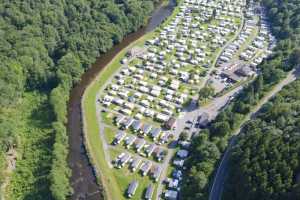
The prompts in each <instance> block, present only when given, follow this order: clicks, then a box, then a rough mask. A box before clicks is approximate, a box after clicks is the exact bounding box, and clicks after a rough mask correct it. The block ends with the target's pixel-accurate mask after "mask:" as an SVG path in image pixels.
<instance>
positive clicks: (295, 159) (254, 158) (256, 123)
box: [224, 81, 300, 200]
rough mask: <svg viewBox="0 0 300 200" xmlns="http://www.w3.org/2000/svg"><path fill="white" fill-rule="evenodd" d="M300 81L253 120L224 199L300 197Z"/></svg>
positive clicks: (235, 158)
mask: <svg viewBox="0 0 300 200" xmlns="http://www.w3.org/2000/svg"><path fill="white" fill-rule="evenodd" d="M299 92H300V81H296V82H294V83H292V84H290V85H289V86H288V87H286V88H284V89H283V90H282V91H281V92H280V93H279V94H278V95H277V96H276V98H274V99H273V100H272V101H271V102H269V103H267V104H266V105H265V106H264V107H263V108H262V109H261V112H260V114H259V115H258V116H257V118H256V119H255V120H251V121H249V122H248V123H247V124H246V126H245V127H244V129H243V132H242V135H241V136H240V139H239V140H238V142H237V144H236V145H235V147H234V149H233V152H232V157H231V170H230V175H229V177H230V178H229V179H228V184H227V190H226V191H225V195H224V199H230V200H235V199H246V200H252V199H253V200H254V199H272V200H281V199H282V200H283V199H299V198H300V181H299V176H300V134H299V128H300V124H299V122H300V93H299Z"/></svg>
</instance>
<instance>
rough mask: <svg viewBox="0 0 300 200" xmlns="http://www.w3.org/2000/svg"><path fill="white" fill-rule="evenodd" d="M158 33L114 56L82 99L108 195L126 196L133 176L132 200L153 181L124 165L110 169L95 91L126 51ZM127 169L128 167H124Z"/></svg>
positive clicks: (100, 177) (91, 145)
mask: <svg viewBox="0 0 300 200" xmlns="http://www.w3.org/2000/svg"><path fill="white" fill-rule="evenodd" d="M155 34H156V32H155V31H153V32H151V33H148V34H147V35H145V36H143V37H141V38H140V39H138V40H137V41H135V42H133V43H132V44H130V45H129V46H128V47H127V48H124V49H123V50H122V51H121V52H120V53H119V54H118V55H116V56H115V58H114V59H113V60H112V61H111V62H110V63H109V64H108V65H107V66H106V67H105V69H103V70H102V71H101V72H100V73H99V74H98V76H97V78H96V79H95V80H94V81H93V82H92V83H91V84H90V86H89V87H88V88H87V89H86V91H85V93H84V96H83V99H82V108H83V110H84V116H83V117H84V132H85V143H86V145H87V149H88V153H89V157H90V160H91V162H92V164H93V165H94V166H95V168H96V169H97V171H98V172H99V173H98V177H97V178H98V181H99V182H101V185H103V187H104V190H105V196H106V198H107V199H112V200H116V199H118V200H122V199H126V198H125V196H124V192H125V191H126V189H127V187H128V184H129V183H130V182H131V181H132V180H133V179H137V180H139V182H140V183H139V187H138V190H137V192H136V195H135V196H134V197H133V198H132V199H133V200H140V199H141V195H142V194H143V192H144V188H145V187H147V185H148V184H149V183H150V180H149V178H148V177H142V176H140V175H138V174H137V173H135V174H131V175H130V176H128V174H127V172H126V170H125V169H121V170H116V169H111V168H110V167H109V165H108V163H107V162H106V160H105V159H104V152H103V145H102V142H101V139H100V137H99V130H100V129H99V125H98V121H97V117H96V109H95V103H96V95H97V93H98V92H99V90H100V88H101V86H102V85H104V84H105V82H106V81H107V80H108V79H109V77H111V76H112V75H113V74H114V72H115V71H117V70H118V69H119V68H120V67H121V65H120V61H121V59H122V58H123V57H124V56H125V55H126V52H127V51H128V50H129V49H130V48H132V47H133V46H141V45H143V44H144V43H145V41H146V40H147V39H149V38H152V37H153V36H154V35H155ZM124 170H125V171H124Z"/></svg>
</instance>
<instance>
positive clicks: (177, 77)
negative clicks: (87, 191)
mask: <svg viewBox="0 0 300 200" xmlns="http://www.w3.org/2000/svg"><path fill="white" fill-rule="evenodd" d="M257 10H262V8H261V7H260V6H259V5H258V4H255V3H253V2H252V1H250V2H248V5H247V4H246V1H243V0H236V1H229V0H228V1H226V2H224V1H219V0H213V1H206V0H201V1H197V0H182V1H179V4H178V6H177V8H176V9H175V11H174V13H173V15H172V16H171V17H170V18H169V19H168V20H167V21H166V22H165V23H164V24H163V25H162V26H161V27H160V28H159V29H157V30H155V31H154V32H151V33H148V34H147V35H145V36H144V37H143V38H141V39H140V40H138V41H137V42H135V43H134V44H132V45H130V46H129V47H128V48H126V49H124V50H123V51H122V52H121V53H120V54H119V55H118V56H117V57H116V58H115V59H114V60H113V61H112V62H111V63H110V64H109V65H108V66H107V67H106V68H105V69H104V70H103V71H102V72H101V73H100V74H99V76H98V78H97V80H95V81H94V82H93V84H92V85H90V87H89V88H88V89H87V90H86V92H85V95H84V99H83V114H84V128H85V137H86V145H87V148H88V151H89V154H90V158H91V160H92V162H93V165H94V166H95V171H96V173H97V174H98V176H99V178H100V181H101V182H102V184H104V189H105V191H106V194H107V196H108V197H109V198H110V199H128V198H132V199H139V200H140V199H161V198H163V199H170V200H173V199H177V198H178V196H179V193H180V188H181V182H182V179H183V178H184V177H183V172H184V170H185V164H186V163H185V162H186V159H187V158H188V156H189V153H190V152H189V146H190V139H191V137H193V135H195V134H197V133H198V132H199V131H200V130H201V129H202V128H204V127H205V126H206V124H207V123H208V122H209V121H211V120H212V119H214V117H215V116H216V115H217V113H218V112H219V111H220V110H221V109H222V108H223V107H224V106H226V105H227V103H228V102H229V101H231V100H232V99H233V98H234V97H235V95H236V93H238V92H239V91H240V90H241V89H242V88H243V84H244V83H245V82H244V81H245V80H250V79H252V78H253V77H255V76H256V74H257V73H258V70H257V68H256V66H257V65H258V64H259V63H260V62H261V61H262V60H263V58H266V57H267V56H268V55H269V54H270V53H271V49H272V48H273V46H274V44H275V42H276V40H275V39H274V37H273V36H272V35H271V34H270V30H269V26H268V23H267V22H266V18H265V16H264V12H260V13H262V14H260V15H256V14H255V13H256V12H257ZM204 89H208V90H209V91H208V93H209V94H207V92H204ZM218 94H219V95H218ZM203 99H206V100H209V103H208V104H206V105H204V104H203V105H200V104H201V103H203ZM207 102H208V101H207Z"/></svg>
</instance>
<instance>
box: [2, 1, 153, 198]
mask: <svg viewBox="0 0 300 200" xmlns="http://www.w3.org/2000/svg"><path fill="white" fill-rule="evenodd" d="M155 1H157V0H130V1H127V0H68V1H65V0H63V1H61V0H44V1H37V0H27V1H17V0H4V1H2V2H1V3H0V30H1V31H0V36H1V37H0V59H1V63H0V65H1V70H0V163H1V164H0V183H1V182H2V181H3V178H4V174H3V173H2V172H4V169H5V168H6V167H7V166H6V165H5V162H4V158H5V153H6V152H7V151H8V150H9V149H11V148H12V147H14V148H16V149H17V151H18V153H19V155H18V161H17V165H16V170H15V172H14V174H13V176H12V180H11V184H10V185H9V188H8V193H9V194H8V195H9V196H10V198H11V199H26V198H29V199H65V197H66V195H68V194H69V193H70V191H71V190H70V186H69V183H68V179H69V176H70V170H69V168H68V166H67V162H66V157H67V155H68V138H67V134H66V128H65V123H66V112H67V109H66V102H67V101H68V98H69V91H70V89H71V88H72V87H73V85H74V84H75V83H76V82H78V81H79V80H80V76H81V75H82V73H83V72H84V70H85V69H87V68H88V67H89V66H90V64H91V63H93V62H95V59H96V57H98V56H99V55H101V54H102V53H104V52H106V51H107V50H108V49H110V48H111V47H112V46H113V45H114V44H115V43H118V42H120V41H121V40H122V38H123V37H124V36H125V35H126V34H128V33H130V32H133V31H136V30H137V29H138V28H139V27H141V26H143V25H144V24H145V23H146V21H147V18H148V16H149V15H150V13H151V12H152V10H153V3H154V2H155ZM32 197H34V198H32Z"/></svg>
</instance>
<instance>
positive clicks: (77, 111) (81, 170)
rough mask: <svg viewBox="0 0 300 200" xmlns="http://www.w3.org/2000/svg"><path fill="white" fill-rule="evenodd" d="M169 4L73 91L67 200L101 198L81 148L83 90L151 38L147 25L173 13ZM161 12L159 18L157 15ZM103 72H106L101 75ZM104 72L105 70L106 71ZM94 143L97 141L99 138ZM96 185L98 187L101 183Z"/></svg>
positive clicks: (109, 54)
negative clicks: (115, 61) (127, 50)
mask: <svg viewBox="0 0 300 200" xmlns="http://www.w3.org/2000/svg"><path fill="white" fill-rule="evenodd" d="M172 2H173V3H174V2H175V1H171V4H169V6H167V7H159V8H158V9H157V11H155V12H154V14H153V16H152V18H151V20H150V22H149V25H148V26H147V27H146V28H143V29H140V30H139V31H137V32H135V33H133V34H130V35H129V36H127V37H126V38H125V39H124V40H123V41H122V43H120V44H118V45H116V46H115V47H114V48H113V49H112V50H110V51H109V52H107V53H106V54H105V55H104V56H102V57H101V58H100V59H98V60H97V62H96V63H95V64H94V66H93V67H92V68H91V69H90V70H89V71H88V72H86V73H85V74H84V76H83V77H82V81H81V83H80V85H78V86H76V87H75V88H74V89H73V91H72V93H71V99H70V103H69V117H68V119H69V120H68V121H69V122H68V132H69V135H70V148H71V149H70V152H71V155H70V157H69V163H70V166H71V168H72V171H73V176H72V179H71V184H72V187H73V188H74V191H75V192H74V194H73V195H72V197H71V199H78V198H80V197H87V198H88V199H101V198H104V197H101V195H100V194H101V193H103V189H102V186H101V185H100V186H99V185H97V184H96V180H95V176H94V174H95V173H97V172H96V171H100V170H93V167H92V165H91V164H90V162H89V160H88V158H87V155H86V150H85V148H84V145H83V133H82V127H81V121H84V120H86V119H81V97H82V95H83V93H84V91H85V90H86V88H87V86H88V85H93V84H94V83H95V82H97V81H99V79H98V78H96V77H99V76H100V75H102V74H104V76H105V77H106V76H108V77H109V75H110V73H113V71H114V70H116V68H115V67H117V66H115V67H108V66H110V65H109V63H110V64H112V63H111V62H112V61H111V60H113V59H114V58H115V56H117V57H118V56H119V55H120V54H122V50H123V52H124V51H125V50H124V48H129V47H128V46H131V45H134V44H136V43H137V42H138V41H137V40H138V39H142V38H141V36H143V35H144V34H145V33H146V32H147V31H150V32H151V33H148V34H147V35H146V36H144V37H143V38H144V40H146V37H147V38H148V37H151V34H153V33H154V32H153V29H154V28H155V27H154V25H153V24H155V23H152V24H151V22H152V21H164V19H165V18H166V17H167V16H166V10H170V9H173V7H172ZM162 12H163V14H161V13H162ZM169 12H171V11H169ZM162 18H164V19H162ZM134 41H135V42H134ZM132 42H134V44H132ZM104 68H105V69H106V70H103V71H101V70H102V69H104ZM108 68H109V70H107V69H108ZM100 72H101V73H100ZM104 72H105V73H104ZM99 73H100V74H99ZM91 82H93V83H91ZM98 83H99V82H98ZM97 85H98V84H97ZM89 88H90V87H89ZM85 96H86V95H85ZM88 99H90V98H88ZM91 102H92V104H91V105H92V107H91V109H93V108H94V105H95V99H94V101H91ZM82 105H84V104H82ZM89 115H90V114H89ZM94 116H95V115H94ZM88 121H89V120H88ZM95 130H97V129H95ZM95 132H96V131H94V133H95ZM96 135H97V134H96ZM97 139H98V140H99V138H97ZM99 142H100V141H99ZM98 148H99V147H98ZM95 169H97V168H95ZM106 177H107V176H106ZM98 182H99V183H101V181H98Z"/></svg>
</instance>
